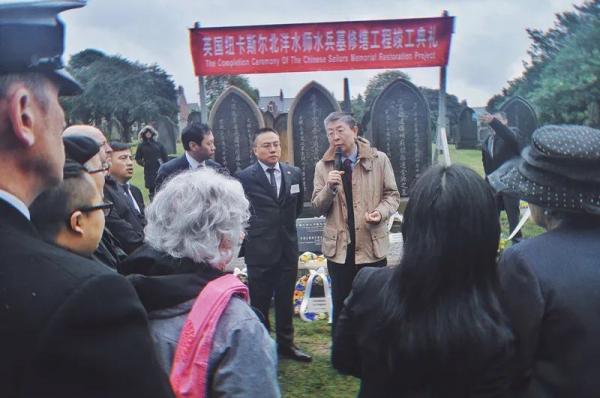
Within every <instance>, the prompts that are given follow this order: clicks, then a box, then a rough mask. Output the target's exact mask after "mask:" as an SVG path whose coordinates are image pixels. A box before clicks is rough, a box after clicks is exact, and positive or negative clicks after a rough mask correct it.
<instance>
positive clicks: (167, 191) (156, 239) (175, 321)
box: [119, 169, 280, 397]
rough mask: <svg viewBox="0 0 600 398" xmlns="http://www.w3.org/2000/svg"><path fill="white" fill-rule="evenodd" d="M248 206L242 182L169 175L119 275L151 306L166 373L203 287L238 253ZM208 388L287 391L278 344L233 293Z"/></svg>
mask: <svg viewBox="0 0 600 398" xmlns="http://www.w3.org/2000/svg"><path fill="white" fill-rule="evenodd" d="M248 207H249V203H248V200H247V199H246V197H245V196H244V191H243V189H242V186H241V184H240V183H239V182H238V181H237V180H234V179H233V178H230V177H226V176H223V175H220V174H218V173H216V172H215V171H213V170H211V169H202V170H196V171H191V172H185V173H182V174H179V175H177V176H175V177H174V178H172V179H171V180H169V181H168V183H166V184H165V185H164V186H163V187H162V189H161V190H160V191H159V192H157V194H156V196H155V197H154V200H153V201H152V203H151V204H150V206H149V207H148V208H147V209H146V217H147V219H148V224H147V226H146V229H145V236H146V237H145V240H146V243H145V244H144V245H143V246H141V247H140V248H139V249H137V250H136V251H135V252H134V253H132V254H131V255H130V256H129V257H128V258H127V259H126V260H125V261H124V262H123V263H121V264H120V265H119V272H121V273H122V274H125V275H130V277H129V278H130V280H131V281H132V283H133V284H134V286H135V288H136V290H137V292H138V295H139V296H140V299H141V301H142V303H143V304H144V306H145V308H146V310H147V311H148V317H149V320H150V329H151V332H152V335H153V337H154V340H155V343H156V347H157V352H158V356H159V360H160V362H161V364H162V365H163V368H164V369H165V371H166V372H167V373H170V372H171V366H172V364H173V359H174V356H175V351H176V349H177V343H178V340H179V336H180V333H181V330H182V327H183V326H184V323H185V321H186V319H187V317H188V314H189V313H190V310H191V309H192V307H193V305H194V303H195V301H196V298H197V297H198V295H199V292H201V291H202V290H203V289H204V288H205V287H206V285H207V284H208V283H209V282H211V281H215V280H216V279H217V278H220V277H222V276H223V275H224V273H223V270H224V268H225V266H226V265H227V264H228V263H229V262H230V261H231V260H232V259H233V258H234V257H235V256H237V253H238V251H239V248H240V245H241V237H242V233H243V231H244V227H245V226H246V224H247V222H248V219H249V216H250V214H249V210H248ZM208 304H210V303H208ZM205 385H206V396H211V397H258V396H260V397H278V396H279V395H280V392H279V386H278V384H277V356H276V353H275V345H274V342H273V340H272V339H271V337H270V336H269V334H268V332H267V330H266V329H265V327H264V326H263V325H262V323H261V322H260V320H259V319H258V317H257V315H256V314H255V313H254V311H253V310H252V309H251V307H250V306H249V305H248V304H247V303H246V302H245V301H244V300H243V299H242V298H240V297H236V296H234V297H232V298H231V300H230V301H229V303H228V305H227V307H226V308H225V310H224V311H223V313H222V315H221V317H220V318H219V320H218V323H217V326H216V328H215V331H214V337H213V340H212V345H211V350H210V354H209V359H208V370H207V373H206V384H205Z"/></svg>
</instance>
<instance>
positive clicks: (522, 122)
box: [500, 96, 538, 142]
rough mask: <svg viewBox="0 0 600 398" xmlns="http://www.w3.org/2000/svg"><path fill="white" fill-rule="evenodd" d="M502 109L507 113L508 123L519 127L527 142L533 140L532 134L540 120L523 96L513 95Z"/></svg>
mask: <svg viewBox="0 0 600 398" xmlns="http://www.w3.org/2000/svg"><path fill="white" fill-rule="evenodd" d="M500 110H501V111H502V112H504V113H506V118H507V119H508V125H509V126H510V127H517V128H518V129H519V132H520V133H521V135H522V136H523V137H525V138H526V140H527V142H529V141H531V135H532V134H533V132H534V131H535V129H537V127H538V120H537V116H536V114H535V110H534V109H533V107H532V106H531V105H530V104H529V102H527V100H526V99H525V98H523V97H519V96H517V97H512V98H511V99H509V100H508V101H506V102H505V103H504V104H502V107H501V108H500Z"/></svg>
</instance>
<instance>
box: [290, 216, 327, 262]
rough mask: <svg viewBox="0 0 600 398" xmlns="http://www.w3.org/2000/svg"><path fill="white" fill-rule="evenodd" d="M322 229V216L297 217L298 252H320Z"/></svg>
mask: <svg viewBox="0 0 600 398" xmlns="http://www.w3.org/2000/svg"><path fill="white" fill-rule="evenodd" d="M323 229H325V218H324V217H315V218H299V219H297V220H296V230H297V231H298V251H299V252H300V253H304V252H313V253H317V254H320V253H321V242H322V241H323Z"/></svg>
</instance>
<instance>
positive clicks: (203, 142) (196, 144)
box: [155, 123, 229, 191]
mask: <svg viewBox="0 0 600 398" xmlns="http://www.w3.org/2000/svg"><path fill="white" fill-rule="evenodd" d="M181 142H182V144H183V149H185V153H184V154H183V155H182V156H180V157H178V158H176V159H173V160H169V161H168V162H167V163H163V164H162V165H161V166H160V168H159V169H158V174H157V175H156V187H155V190H156V191H158V190H159V189H160V186H161V185H162V184H163V182H164V181H165V180H166V179H167V178H169V177H170V176H172V175H174V174H178V173H181V172H182V171H185V170H196V169H198V168H200V167H212V168H213V169H215V170H217V171H218V172H219V173H222V174H226V175H229V171H228V170H227V169H226V168H225V167H223V166H221V165H220V164H219V163H217V162H215V161H214V160H212V159H211V158H212V157H213V156H214V154H215V137H214V136H213V133H212V131H211V129H210V127H208V126H207V125H206V124H203V123H190V124H188V125H187V126H186V128H185V129H183V132H182V133H181Z"/></svg>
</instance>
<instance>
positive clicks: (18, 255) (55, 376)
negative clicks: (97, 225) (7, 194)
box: [0, 200, 172, 398]
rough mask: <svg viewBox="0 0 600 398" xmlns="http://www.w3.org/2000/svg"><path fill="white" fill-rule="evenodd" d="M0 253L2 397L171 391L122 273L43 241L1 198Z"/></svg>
mask: <svg viewBox="0 0 600 398" xmlns="http://www.w3.org/2000/svg"><path fill="white" fill-rule="evenodd" d="M0 253H1V254H2V255H1V257H0V302H1V303H2V305H0V352H1V353H2V355H0V396H2V397H4V398H12V397H27V398H35V397H44V398H48V397H57V398H58V397H60V398H67V397H73V398H75V397H76V398H80V397H98V398H100V397H102V398H105V397H123V398H130V397H171V396H172V393H171V391H170V386H169V382H168V379H167V377H166V375H165V374H164V372H163V371H162V369H161V368H160V366H159V364H158V361H157V359H156V357H155V353H154V348H153V344H152V340H151V337H150V334H149V332H148V329H147V327H148V323H147V318H146V313H145V311H144V308H143V307H142V305H141V304H140V302H139V300H138V299H137V297H136V293H135V291H134V289H133V287H132V286H131V284H130V283H128V282H127V280H126V279H125V278H123V277H122V276H120V275H118V274H117V273H115V272H114V271H112V270H110V269H109V268H107V267H105V266H103V265H101V264H98V263H96V262H94V261H90V260H88V259H85V258H83V257H80V256H78V255H76V254H73V253H70V252H68V251H66V250H63V249H61V248H58V247H56V246H53V245H50V244H48V243H45V242H44V241H43V240H42V239H41V238H40V237H39V235H38V234H37V232H36V231H35V229H34V228H33V226H32V225H31V223H30V222H29V221H27V219H25V217H23V215H22V214H21V213H19V212H18V211H17V210H15V209H14V208H13V207H12V206H10V205H8V204H7V203H6V202H4V201H2V200H0Z"/></svg>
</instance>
